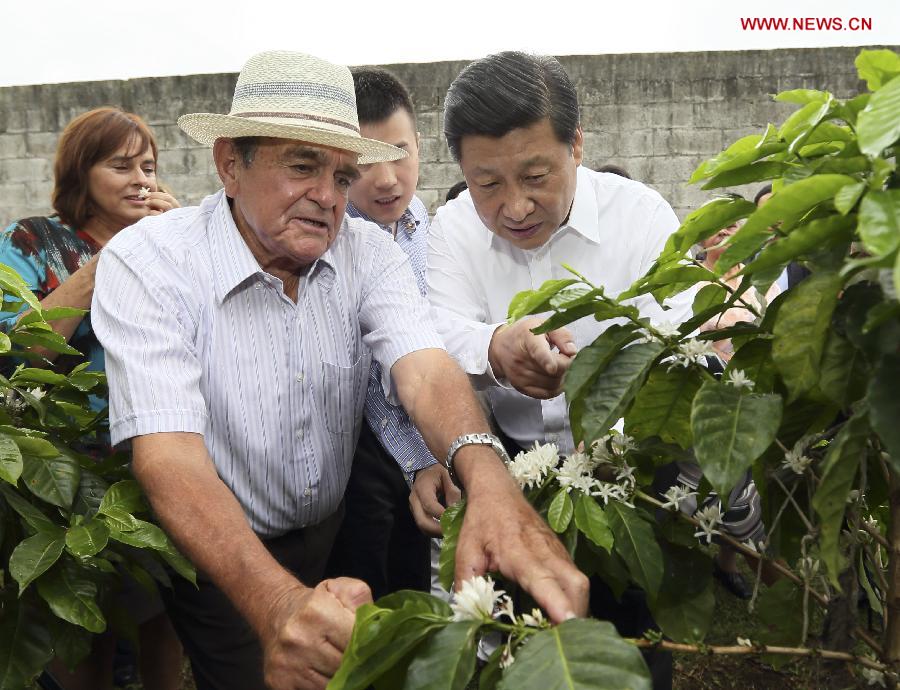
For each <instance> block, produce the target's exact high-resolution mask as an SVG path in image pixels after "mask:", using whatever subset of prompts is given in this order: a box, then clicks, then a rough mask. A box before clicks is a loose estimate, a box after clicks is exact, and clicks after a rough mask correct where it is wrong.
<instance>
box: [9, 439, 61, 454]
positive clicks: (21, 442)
mask: <svg viewBox="0 0 900 690" xmlns="http://www.w3.org/2000/svg"><path fill="white" fill-rule="evenodd" d="M14 438H15V441H16V445H17V446H19V450H20V451H22V454H23V455H33V456H34V457H37V458H55V457H58V456H59V450H58V449H57V448H56V446H54V445H53V444H52V443H50V441H47V440H45V439H43V438H36V437H33V436H15V437H14Z"/></svg>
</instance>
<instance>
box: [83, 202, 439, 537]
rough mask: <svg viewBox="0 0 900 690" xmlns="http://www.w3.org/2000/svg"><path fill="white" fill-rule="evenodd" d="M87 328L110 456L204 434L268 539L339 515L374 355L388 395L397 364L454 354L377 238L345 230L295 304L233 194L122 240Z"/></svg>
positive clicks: (405, 265)
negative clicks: (101, 366)
mask: <svg viewBox="0 0 900 690" xmlns="http://www.w3.org/2000/svg"><path fill="white" fill-rule="evenodd" d="M91 319H92V321H93V325H94V330H95V332H96V334H97V337H98V338H99V340H100V342H101V343H102V345H103V347H104V348H105V350H106V367H107V375H108V376H109V390H110V415H109V416H110V427H111V431H112V437H113V442H114V443H117V442H119V441H121V440H122V439H126V438H131V437H133V436H139V435H142V434H150V433H159V432H178V431H180V432H193V433H197V434H202V435H203V438H204V441H205V443H206V448H207V450H208V451H209V454H210V457H211V458H212V460H213V462H214V463H215V466H216V470H217V471H218V473H219V476H220V477H221V478H222V481H224V482H225V484H227V485H228V487H229V488H230V489H231V490H232V492H233V493H234V494H235V496H236V497H237V499H238V501H239V502H240V504H241V506H242V507H243V509H244V512H245V513H246V515H247V517H248V519H249V521H250V525H251V527H252V528H253V529H254V530H255V531H256V533H257V534H259V535H260V536H261V537H274V536H278V535H279V534H282V533H284V532H287V531H289V530H292V529H296V528H298V527H304V526H306V525H313V524H316V523H318V522H320V521H322V520H323V519H325V518H326V517H328V516H329V515H331V514H332V513H333V512H334V511H335V509H336V508H337V507H338V505H339V504H340V502H341V499H342V498H343V495H344V489H345V487H346V483H347V478H348V476H349V473H350V465H351V461H352V459H353V451H354V448H355V446H356V439H357V436H358V434H359V429H360V424H361V420H362V407H363V402H364V401H365V397H366V384H367V382H368V379H369V365H370V362H371V361H372V356H374V357H375V359H376V360H377V361H378V362H379V363H380V364H381V366H382V371H383V372H385V373H384V374H383V378H382V385H387V386H388V388H389V387H390V377H389V372H390V370H391V367H392V366H393V364H394V362H396V361H397V360H398V359H399V358H400V357H402V356H403V355H405V354H407V353H409V352H413V351H415V350H419V349H425V348H432V347H435V348H441V347H442V345H441V341H440V338H439V337H438V335H437V334H436V333H435V331H434V329H433V328H432V326H431V322H430V319H429V308H428V303H427V302H426V301H425V299H424V298H423V297H422V296H421V295H420V294H419V290H418V288H417V287H416V281H415V278H414V276H413V273H412V270H411V269H410V266H409V260H408V259H407V257H406V255H405V254H404V253H403V251H402V250H400V249H399V248H398V247H397V246H396V244H395V243H394V242H392V241H391V238H390V237H389V236H388V235H386V234H385V233H384V232H382V231H381V230H380V229H379V228H378V227H377V226H376V225H373V224H371V223H367V222H365V221H362V220H357V219H352V218H346V217H345V219H344V222H343V224H342V226H341V229H340V231H339V232H338V234H337V237H336V238H335V240H334V243H333V244H332V245H331V247H330V248H329V249H328V251H326V252H325V253H324V254H323V255H322V257H321V258H320V259H319V260H318V261H316V262H315V263H314V264H313V265H312V266H311V267H310V268H309V270H308V272H307V273H306V275H305V276H304V277H303V278H302V279H301V281H300V289H299V295H298V299H297V302H296V303H294V302H293V301H292V300H290V299H289V298H288V297H287V296H286V295H285V294H284V290H283V285H282V283H281V281H280V280H279V279H278V278H276V277H274V276H272V275H270V274H268V273H266V272H265V271H263V270H262V269H261V268H260V266H259V263H258V262H257V261H256V259H255V258H254V256H253V254H252V253H251V252H250V249H249V248H248V247H247V245H246V243H245V242H244V240H243V238H242V237H241V235H240V233H239V232H238V229H237V227H236V226H235V224H234V219H233V218H232V215H231V210H230V208H229V206H228V203H227V200H226V198H225V195H224V194H223V193H222V192H221V191H220V192H218V193H216V194H213V195H212V196H209V197H207V198H206V199H205V200H204V201H203V202H202V204H201V205H200V206H199V207H192V208H182V209H175V210H173V211H169V212H167V213H164V214H162V215H160V216H156V217H148V218H145V219H144V220H142V221H141V222H139V223H138V224H137V225H134V226H132V227H130V228H128V229H126V230H123V231H122V232H120V233H119V234H118V235H116V237H115V238H114V239H113V240H112V241H110V243H109V244H108V245H107V246H106V248H105V249H104V250H103V253H102V255H101V258H100V264H99V266H98V268H97V287H96V289H95V291H94V300H93V305H92V311H91ZM175 469H176V468H173V471H174V470H175Z"/></svg>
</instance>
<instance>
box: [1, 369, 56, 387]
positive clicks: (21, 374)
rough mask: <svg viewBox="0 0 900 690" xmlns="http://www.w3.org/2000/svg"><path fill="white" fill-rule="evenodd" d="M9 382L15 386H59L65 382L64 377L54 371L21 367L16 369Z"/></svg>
mask: <svg viewBox="0 0 900 690" xmlns="http://www.w3.org/2000/svg"><path fill="white" fill-rule="evenodd" d="M9 380H10V383H13V384H16V385H22V384H28V383H39V384H52V385H59V384H64V383H65V382H66V377H65V376H63V375H62V374H57V373H56V372H55V371H50V370H49V369H34V368H25V367H21V368H19V369H16V371H15V373H13V375H12V376H11V377H10V379H9Z"/></svg>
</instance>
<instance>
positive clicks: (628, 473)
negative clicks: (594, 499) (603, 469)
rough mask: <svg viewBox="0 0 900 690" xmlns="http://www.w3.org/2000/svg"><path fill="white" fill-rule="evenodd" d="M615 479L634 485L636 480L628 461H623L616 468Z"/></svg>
mask: <svg viewBox="0 0 900 690" xmlns="http://www.w3.org/2000/svg"><path fill="white" fill-rule="evenodd" d="M616 481H618V482H620V483H622V484H628V485H630V486H634V485H635V483H636V480H635V478H634V468H633V467H631V466H630V465H629V464H628V463H625V464H623V465H622V466H621V467H618V468H616Z"/></svg>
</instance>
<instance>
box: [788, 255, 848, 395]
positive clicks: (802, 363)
mask: <svg viewBox="0 0 900 690" xmlns="http://www.w3.org/2000/svg"><path fill="white" fill-rule="evenodd" d="M841 287H842V281H841V278H840V276H837V275H835V274H833V273H814V274H813V275H811V276H810V277H808V278H807V279H806V280H804V281H803V282H802V283H800V284H799V285H797V286H796V287H794V288H792V289H791V290H789V291H788V292H787V294H786V295H785V296H784V300H783V302H782V304H781V308H780V309H779V310H778V314H777V315H776V317H775V324H774V326H773V328H772V333H773V335H774V341H773V344H772V360H773V361H774V362H775V366H776V367H777V368H778V371H779V373H780V374H781V378H782V380H783V381H784V384H785V386H787V389H788V392H789V400H796V399H797V398H798V397H799V396H800V395H802V394H803V393H805V392H806V391H808V390H810V389H811V388H812V387H813V386H814V385H815V384H816V383H817V382H818V380H819V364H820V362H821V360H822V351H823V349H824V347H825V337H826V335H827V333H828V329H829V327H830V326H831V315H832V313H833V312H834V307H835V305H836V304H837V298H838V293H839V292H840V290H841ZM798 333H802V334H803V337H802V338H799V337H797V334H798Z"/></svg>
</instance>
